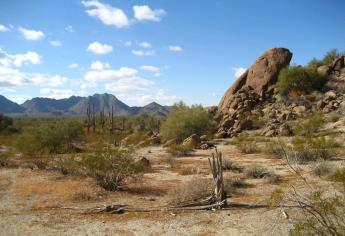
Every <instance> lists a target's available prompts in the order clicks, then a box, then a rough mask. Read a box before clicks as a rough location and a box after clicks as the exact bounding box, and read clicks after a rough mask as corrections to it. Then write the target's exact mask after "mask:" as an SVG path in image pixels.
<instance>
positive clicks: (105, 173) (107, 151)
mask: <svg viewBox="0 0 345 236" xmlns="http://www.w3.org/2000/svg"><path fill="white" fill-rule="evenodd" d="M82 165H83V167H84V168H85V169H86V170H87V174H88V175H89V176H90V177H92V178H94V179H95V180H96V182H97V184H98V185H99V186H101V187H103V188H104V189H106V190H109V191H117V190H120V189H121V188H122V187H123V185H124V184H125V182H126V181H127V180H128V179H130V178H132V179H133V178H136V177H138V176H139V175H140V174H141V173H143V172H144V171H146V170H147V169H146V167H145V166H143V165H141V164H138V163H136V162H135V161H134V159H133V158H132V156H131V152H130V151H129V150H123V149H119V148H113V147H105V148H103V149H99V150H96V151H95V153H89V154H88V155H85V156H84V157H83V160H82Z"/></svg>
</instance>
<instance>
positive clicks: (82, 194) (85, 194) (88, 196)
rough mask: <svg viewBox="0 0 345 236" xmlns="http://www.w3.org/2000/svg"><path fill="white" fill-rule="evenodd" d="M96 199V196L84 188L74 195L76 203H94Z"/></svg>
mask: <svg viewBox="0 0 345 236" xmlns="http://www.w3.org/2000/svg"><path fill="white" fill-rule="evenodd" d="M96 199H97V197H96V196H95V194H94V193H93V192H92V191H90V190H89V189H87V188H83V189H81V190H79V191H77V192H75V193H74V194H73V200H74V201H92V200H96Z"/></svg>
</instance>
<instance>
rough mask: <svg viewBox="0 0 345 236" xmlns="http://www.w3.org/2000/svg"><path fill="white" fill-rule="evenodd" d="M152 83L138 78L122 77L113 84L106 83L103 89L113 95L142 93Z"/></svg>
mask: <svg viewBox="0 0 345 236" xmlns="http://www.w3.org/2000/svg"><path fill="white" fill-rule="evenodd" d="M153 84H154V82H153V81H151V80H147V79H143V78H140V77H138V76H131V77H123V78H120V79H118V80H116V81H115V82H112V83H107V84H106V85H105V88H106V89H107V90H108V91H111V92H115V93H127V92H132V91H142V90H145V89H146V88H148V87H150V86H152V85H153Z"/></svg>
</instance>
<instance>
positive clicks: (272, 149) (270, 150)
mask: <svg viewBox="0 0 345 236" xmlns="http://www.w3.org/2000/svg"><path fill="white" fill-rule="evenodd" d="M282 145H283V144H281V143H278V142H270V143H267V144H266V145H265V147H264V148H263V151H264V152H265V153H267V154H269V155H272V156H274V157H276V158H279V159H281V158H283V157H284V153H283V150H282V149H283V148H284V147H282Z"/></svg>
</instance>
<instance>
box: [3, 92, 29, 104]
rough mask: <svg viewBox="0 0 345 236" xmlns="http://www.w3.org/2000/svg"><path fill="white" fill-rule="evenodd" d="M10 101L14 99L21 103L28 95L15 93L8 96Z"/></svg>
mask: <svg viewBox="0 0 345 236" xmlns="http://www.w3.org/2000/svg"><path fill="white" fill-rule="evenodd" d="M8 98H9V99H10V100H11V101H14V102H16V103H18V104H23V103H24V102H25V101H26V100H28V99H30V96H28V95H23V94H16V95H14V96H9V97H8Z"/></svg>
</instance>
